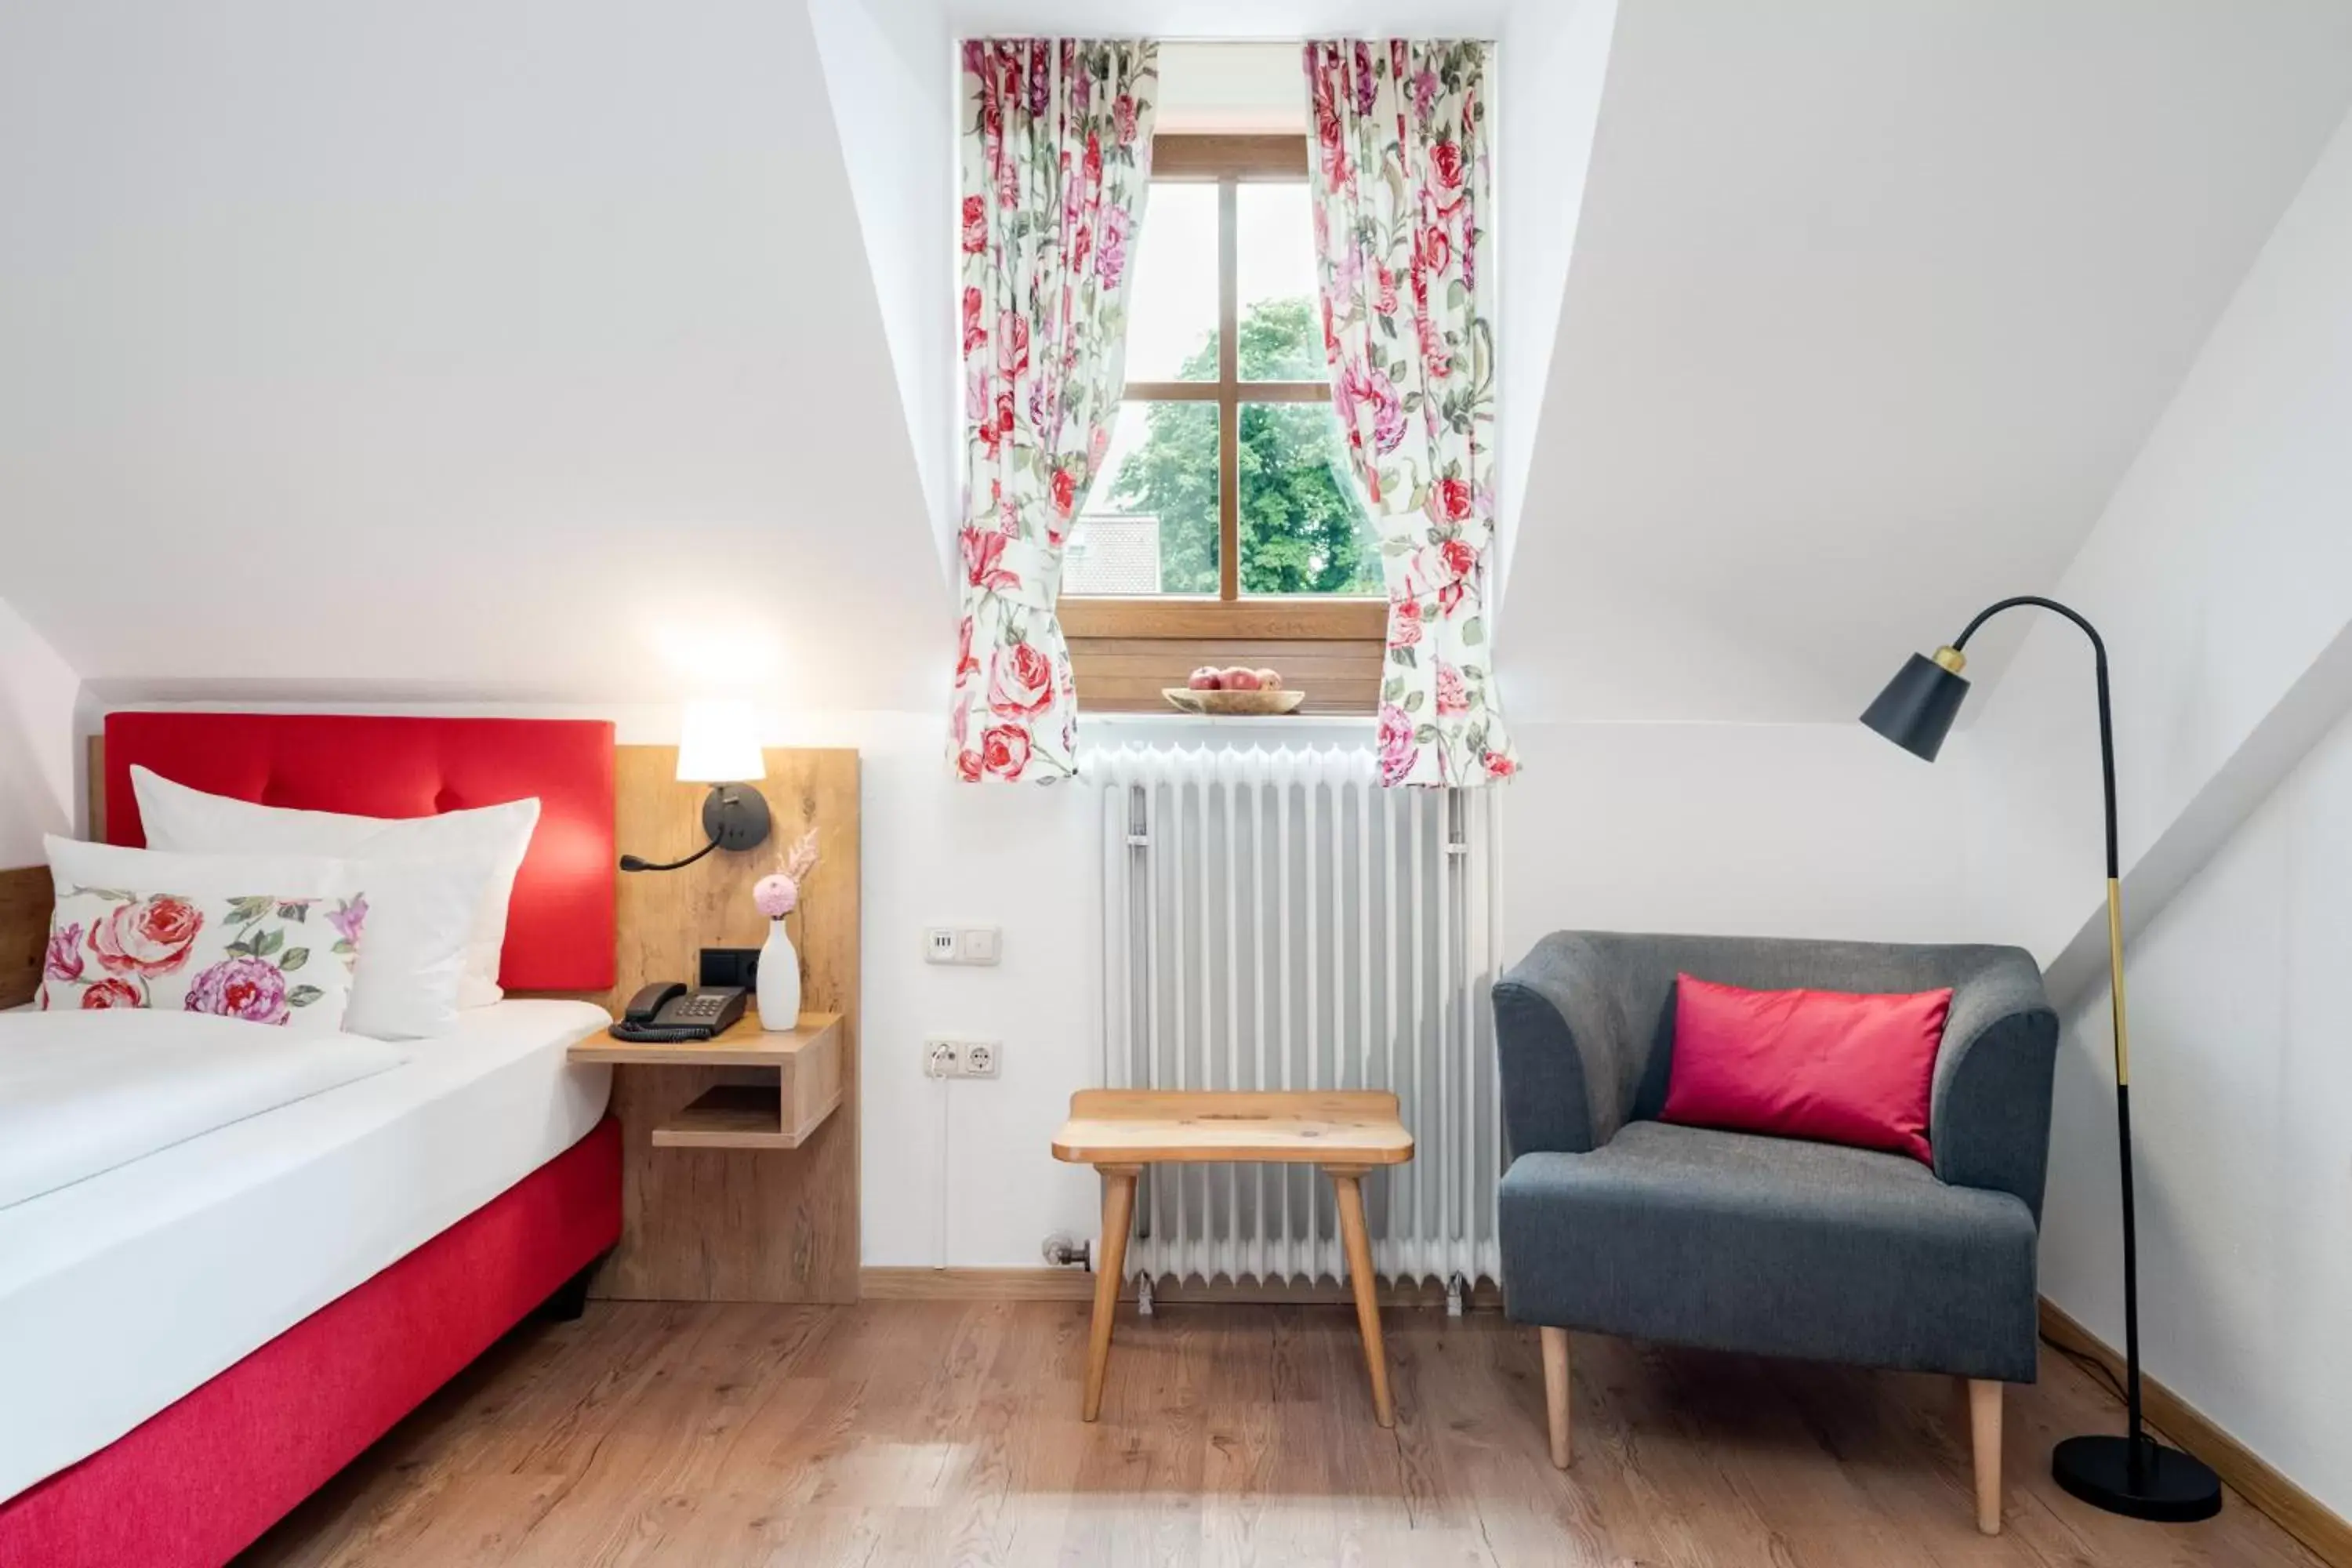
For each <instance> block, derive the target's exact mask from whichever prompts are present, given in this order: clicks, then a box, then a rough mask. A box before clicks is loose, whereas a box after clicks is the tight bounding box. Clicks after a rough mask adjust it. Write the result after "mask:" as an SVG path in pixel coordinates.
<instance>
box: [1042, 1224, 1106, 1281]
mask: <svg viewBox="0 0 2352 1568" xmlns="http://www.w3.org/2000/svg"><path fill="white" fill-rule="evenodd" d="M1045 1261H1046V1262H1048V1263H1050V1264H1052V1265H1053V1266H1054V1267H1055V1268H1083V1269H1085V1270H1086V1271H1087V1273H1089V1274H1091V1273H1093V1272H1094V1267H1095V1258H1094V1243H1093V1242H1091V1241H1074V1240H1072V1239H1071V1237H1070V1233H1069V1232H1068V1231H1066V1230H1057V1231H1055V1233H1054V1234H1053V1235H1051V1236H1049V1237H1046V1238H1045Z"/></svg>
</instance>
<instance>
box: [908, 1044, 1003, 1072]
mask: <svg viewBox="0 0 2352 1568" xmlns="http://www.w3.org/2000/svg"><path fill="white" fill-rule="evenodd" d="M1003 1062H1004V1047H1003V1043H1002V1042H1001V1041H997V1040H968V1039H965V1038H963V1037H961V1036H958V1035H931V1036H929V1037H926V1038H925V1039H924V1041H923V1076H924V1077H925V1078H995V1077H997V1076H999V1075H1000V1074H1001V1073H1002V1072H1003Z"/></svg>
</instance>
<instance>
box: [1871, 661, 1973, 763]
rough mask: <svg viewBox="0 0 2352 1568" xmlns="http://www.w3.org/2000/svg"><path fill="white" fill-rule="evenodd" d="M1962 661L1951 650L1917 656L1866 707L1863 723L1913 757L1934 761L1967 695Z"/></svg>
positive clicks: (1967, 684) (1966, 683)
mask: <svg viewBox="0 0 2352 1568" xmlns="http://www.w3.org/2000/svg"><path fill="white" fill-rule="evenodd" d="M1946 659H1949V661H1950V662H1949V663H1946V662H1944V661H1945V660H1946ZM1962 662H1963V661H1962V660H1961V658H1960V656H1959V654H1958V653H1957V652H1955V651H1954V650H1953V649H1950V648H1940V649H1938V650H1937V657H1936V658H1928V657H1927V655H1926V654H1922V653H1915V654H1913V655H1912V656H1911V657H1910V658H1908V659H1907V660H1906V661H1905V662H1904V665H1903V668H1901V669H1899V670H1897V671H1895V679H1892V680H1890V681H1888V682H1887V683H1886V689H1885V690H1884V691H1881V692H1880V693H1879V694H1878V696H1877V698H1876V699H1875V700H1873V701H1872V703H1871V705H1870V706H1869V707H1867V708H1865V709H1864V710H1862V721H1863V722H1864V724H1867V725H1868V726H1870V728H1872V729H1873V730H1875V731H1878V732H1879V733H1880V734H1882V735H1884V736H1885V737H1886V738H1887V739H1888V740H1890V741H1892V742H1895V744H1896V745H1898V746H1900V747H1902V748H1903V749H1904V750H1905V751H1906V752H1910V753H1911V754H1912V755H1913V756H1915V757H1923V758H1925V759H1927V761H1928V762H1931V763H1932V762H1934V761H1935V760H1936V753H1937V752H1939V751H1941V750H1942V749H1943V746H1944V737H1945V736H1946V735H1948V734H1949V733H1951V730H1952V721H1953V720H1955V719H1957V718H1958V717H1959V714H1960V704H1961V702H1962V701H1964V700H1966V699H1967V697H1968V695H1969V683H1968V679H1967V678H1966V677H1965V676H1963V675H1961V674H1960V672H1959V667H1960V664H1961V663H1962Z"/></svg>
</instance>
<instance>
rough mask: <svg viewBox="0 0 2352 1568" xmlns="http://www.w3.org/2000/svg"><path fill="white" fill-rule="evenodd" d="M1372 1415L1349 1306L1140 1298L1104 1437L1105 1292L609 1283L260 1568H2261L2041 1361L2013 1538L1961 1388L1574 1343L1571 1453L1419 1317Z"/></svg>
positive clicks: (424, 1413)
mask: <svg viewBox="0 0 2352 1568" xmlns="http://www.w3.org/2000/svg"><path fill="white" fill-rule="evenodd" d="M1388 1322H1389V1328H1390V1338H1389V1345H1390V1351H1391V1357H1392V1359H1393V1363H1394V1368H1395V1393H1396V1404H1397V1426H1396V1429H1395V1431H1394V1432H1392V1433H1391V1432H1383V1431H1381V1429H1380V1428H1379V1427H1377V1426H1374V1425H1373V1424H1372V1420H1371V1411H1370V1401H1369V1396H1368V1394H1366V1391H1365V1381H1364V1369H1363V1363H1362V1361H1361V1359H1360V1352H1359V1350H1358V1342H1357V1339H1356V1332H1355V1324H1354V1321H1353V1320H1352V1318H1351V1316H1350V1314H1349V1311H1348V1310H1347V1309H1345V1308H1339V1307H1200V1306H1194V1307H1166V1308H1163V1309H1162V1310H1161V1311H1160V1315H1159V1316H1158V1317H1156V1318H1154V1319H1151V1320H1149V1321H1138V1320H1137V1319H1136V1318H1135V1317H1134V1315H1133V1313H1132V1311H1131V1310H1129V1311H1125V1312H1123V1313H1122V1316H1121V1320H1120V1322H1119V1329H1118V1333H1119V1338H1118V1346H1117V1348H1116V1349H1115V1351H1114V1352H1113V1354H1112V1358H1111V1370H1110V1386H1109V1391H1108V1395H1107V1397H1106V1399H1105V1402H1104V1406H1103V1418H1102V1421H1101V1422H1100V1424H1099V1425H1097V1426H1085V1425H1083V1424H1082V1423H1080V1421H1079V1420H1078V1418H1077V1406H1078V1391H1079V1385H1080V1382H1081V1379H1082V1377H1083V1375H1084V1371H1085V1360H1086V1342H1087V1309H1086V1308H1085V1306H1084V1305H1083V1304H1075V1303H1074V1304H1064V1303H1058V1302H1042V1301H1029V1302H985V1303H980V1302H975V1303H969V1304H965V1303H943V1302H870V1303H867V1304H866V1305H864V1306H861V1307H855V1308H793V1307H673V1306H656V1305H645V1304H635V1303H614V1302H596V1303H592V1304H591V1306H590V1307H589V1310H588V1315H587V1317H586V1318H585V1319H584V1320H583V1321H580V1322H578V1323H572V1324H565V1325H537V1324H534V1325H529V1326H526V1327H525V1328H523V1329H521V1330H519V1331H517V1332H516V1333H515V1334H514V1335H513V1336H511V1337H510V1338H509V1340H508V1341H507V1342H506V1343H504V1344H503V1345H501V1346H499V1348H498V1349H497V1350H495V1351H494V1352H491V1354H490V1355H489V1356H488V1357H487V1358H485V1359H484V1361H483V1362H482V1363H479V1364H478V1365H477V1366H476V1367H475V1368H474V1369H472V1370H471V1371H470V1372H468V1373H467V1374H465V1375H464V1376H463V1377H461V1378H460V1379H459V1380H458V1381H457V1383H456V1384H453V1385H452V1386H451V1387H450V1388H449V1389H447V1390H445V1391H444V1392H443V1393H442V1394H440V1395H438V1396H437V1397H436V1399H435V1400H434V1401H433V1402H432V1403H431V1404H429V1405H426V1406H425V1408H424V1409H423V1410H421V1411H419V1412H418V1413H417V1414H416V1415H414V1416H412V1417H411V1418H410V1419H409V1420H408V1421H407V1422H405V1423H404V1424H403V1425H402V1426H400V1427H399V1428H398V1429H397V1430H395V1431H394V1433H393V1434H392V1435H391V1436H389V1437H387V1438H385V1440H384V1441H383V1443H381V1444H379V1445H378V1446H377V1447H375V1448H374V1449H373V1450H372V1451H371V1452H370V1453H369V1454H367V1455H366V1456H365V1457H363V1458H362V1459H361V1460H360V1461H359V1462H358V1463H357V1464H355V1465H353V1466H352V1468H351V1469H350V1470H348V1471H346V1472H345V1473H344V1474H343V1475H342V1476H341V1478H339V1479H337V1480H336V1481H335V1482H334V1483H332V1484H331V1485H330V1486H329V1487H328V1489H326V1490H325V1491H324V1492H322V1493H321V1494H320V1495H319V1496H318V1497H316V1498H313V1499H312V1500H310V1502H309V1503H307V1504H305V1505H304V1506H303V1508H302V1509H301V1510H299V1511H298V1512H297V1513H296V1514H295V1515H294V1516H293V1517H291V1518H290V1519H289V1520H288V1521H285V1522H284V1523H283V1524H281V1525H280V1526H279V1527H278V1529H277V1530H276V1531H273V1532H272V1533H271V1534H270V1535H269V1536H268V1537H267V1538H266V1539H264V1540H263V1541H262V1542H260V1543H259V1544H257V1546H256V1547H255V1548H254V1549H253V1551H252V1552H250V1553H248V1554H247V1557H246V1558H244V1559H242V1560H241V1561H242V1562H244V1563H247V1564H249V1565H252V1568H260V1565H263V1564H272V1565H276V1564H287V1565H290V1564H358V1563H398V1564H403V1565H427V1568H467V1565H470V1564H488V1563H517V1564H520V1563H531V1564H549V1565H560V1568H581V1565H584V1564H597V1565H620V1564H639V1563H680V1564H692V1565H694V1568H722V1565H727V1564H737V1563H776V1564H787V1563H788V1564H796V1565H799V1564H806V1565H810V1568H821V1565H824V1564H831V1563H848V1564H877V1565H878V1564H886V1563H887V1564H896V1563H912V1564H923V1565H926V1568H928V1565H929V1564H938V1563H1071V1564H1086V1565H1089V1568H1091V1565H1094V1564H1118V1563H1365V1564H1374V1563H1382V1564H1384V1563H1398V1564H1403V1563H1411V1564H1413V1565H1414V1568H1429V1565H1434V1564H1450V1563H1462V1564H1489V1565H1495V1564H1518V1563H1529V1564H1536V1563H1540V1564H1546V1565H1558V1564H1564V1563H1565V1564H1603V1563H1605V1564H1617V1565H1624V1568H1633V1565H1635V1564H1640V1565H1643V1568H1649V1565H1658V1568H1715V1565H1723V1568H1735V1565H1738V1568H1744V1565H1746V1564H1750V1563H1753V1564H1758V1565H1759V1568H1765V1565H1769V1568H1888V1565H1899V1564H1906V1563H1927V1564H1937V1565H1946V1568H1961V1565H1967V1568H1979V1565H1983V1568H1990V1565H1995V1564H2012V1563H2014V1564H2036V1565H2041V1568H2061V1565H2063V1568H2098V1565H2105V1564H2113V1565H2115V1568H2191V1565H2204V1564H2214V1565H2227V1568H2264V1565H2269V1564H2287V1563H2293V1564H2298V1565H2308V1564H2313V1563H2316V1561H2317V1560H2316V1559H2315V1558H2313V1557H2311V1556H2309V1555H2307V1554H2306V1553H2305V1552H2303V1550H2302V1549H2301V1548H2300V1547H2298V1546H2297V1545H2295V1543H2294V1542H2292V1541H2291V1540H2289V1539H2288V1538H2287V1537H2286V1536H2285V1535H2284V1533H2282V1532H2281V1531H2279V1530H2277V1529H2276V1528H2275V1527H2274V1526H2273V1525H2272V1524H2271V1523H2270V1521H2267V1520H2265V1519H2263V1517H2262V1516H2261V1515H2259V1514H2257V1513H2255V1512H2254V1511H2253V1510H2252V1509H2251V1508H2250V1507H2248V1506H2247V1505H2246V1504H2245V1503H2244V1501H2243V1500H2241V1499H2239V1498H2237V1497H2236V1496H2235V1495H2234V1494H2233V1495H2232V1496H2231V1499H2230V1501H2229V1504H2228V1506H2227V1508H2226V1509H2225V1510H2223V1512H2222V1514H2221V1518H2220V1519H2218V1520H2214V1521H2210V1522H2209V1523H2206V1524H2201V1525H2193V1526H2189V1527H2186V1528H2178V1527H2176V1528H2163V1527H2158V1526H2154V1525H2144V1524H2135V1523H2132V1522H2129V1521H2124V1520H2118V1519H2114V1518H2111V1517H2109V1516H2107V1515H2105V1514H2102V1513H2098V1512H2096V1511H2095V1510H2090V1509H2087V1508H2084V1507H2083V1506H2082V1505H2081V1504H2079V1503H2076V1502H2074V1500H2072V1499H2070V1498H2068V1497H2066V1496H2065V1495H2064V1494H2063V1493H2061V1492H2059V1491H2058V1490H2057V1489H2055V1487H2053V1485H2052V1483H2051V1481H2050V1478H2049V1471H2048V1455H2049V1450H2050V1445H2051V1443H2052V1441H2053V1439H2055V1438H2056V1437H2058V1436H2063V1435H2064V1434H2067V1433H2071V1432H2074V1431H2078V1430H2087V1429H2095V1428H2105V1427H2109V1426H2113V1424H2114V1422H2115V1407H2114V1404H2113V1401H2112V1400H2111V1399H2109V1398H2108V1397H2107V1395H2106V1394H2105V1391H2104V1390H2103V1389H2101V1388H2100V1387H2099V1386H2098V1385H2096V1384H2094V1383H2093V1382H2092V1381H2091V1379H2090V1378H2089V1377H2088V1376H2087V1375H2086V1374H2084V1373H2082V1372H2080V1371H2078V1370H2076V1369H2075V1368H2074V1366H2073V1365H2071V1364H2070V1363H2067V1362H2065V1361H2064V1360H2063V1359H2062V1358H2061V1357H2060V1356H2059V1355H2058V1354H2057V1353H2056V1352H2053V1351H2049V1350H2047V1349H2046V1348H2045V1351H2044V1353H2043V1373H2042V1383H2041V1384H2039V1385H2037V1386H2035V1387H2033V1388H2031V1389H2027V1390H2023V1391H2015V1390H2013V1391H2011V1397H2010V1408H2009V1417H2008V1423H2007V1425H2008V1433H2007V1439H2008V1451H2007V1455H2006V1466H2007V1468H2008V1471H2009V1480H2008V1487H2007V1492H2006V1512H2007V1525H2006V1531H2005V1533H2004V1534H2002V1535H2001V1536H2000V1537H1999V1538H1997V1539H1988V1538H1986V1537H1982V1536H1979V1535H1978V1534H1977V1532H1976V1530H1975V1528H1974V1527H1973V1525H1972V1524H1971V1522H1970V1516H1969V1470H1968V1455H1967V1447H1968V1436H1967V1430H1968V1429H1967V1423H1966V1414H1965V1405H1966V1401H1965V1398H1964V1396H1963V1394H1962V1393H1961V1391H1960V1389H1959V1387H1958V1384H1955V1383H1954V1382H1952V1381H1951V1380H1949V1379H1942V1378H1928V1377H1914V1376H1901V1375H1892V1374H1875V1373H1862V1372H1853V1371H1844V1370H1839V1369H1833V1368H1822V1367H1816V1366H1810V1365H1800V1364H1793V1363H1769V1362H1761V1361H1751V1360H1747V1359H1743V1358H1738V1357H1731V1356H1720V1355H1711V1354H1704V1353H1698V1352H1682V1351H1667V1350H1661V1349H1657V1348H1654V1347H1647V1346H1642V1345H1636V1344H1632V1343H1628V1342H1619V1341H1611V1340H1602V1339H1594V1338H1590V1337H1587V1336H1579V1337H1578V1338H1577V1340H1576V1342H1575V1354H1576V1372H1577V1375H1578V1383H1577V1388H1576V1404H1575V1420H1576V1442H1577V1457H1576V1463H1575V1467H1574V1468H1573V1469H1571V1470H1570V1471H1569V1472H1568V1473H1566V1474H1562V1473H1561V1472H1559V1471H1557V1470H1554V1469H1553V1468H1551V1465H1550V1462H1549V1459H1548V1458H1546V1456H1545V1451H1544V1425H1543V1378H1542V1370H1541V1366H1540V1362H1539V1356H1538V1350H1537V1344H1536V1336H1535V1334H1534V1333H1533V1331H1528V1330H1522V1329H1517V1328H1514V1327H1513V1326H1511V1325H1510V1324H1508V1323H1507V1322H1505V1321H1503V1320H1502V1319H1500V1318H1499V1317H1496V1316H1494V1315H1492V1314H1485V1313H1474V1314H1472V1315H1471V1316H1469V1317H1467V1318H1463V1319H1454V1320H1450V1321H1449V1320H1448V1319H1447V1318H1446V1317H1445V1316H1444V1314H1443V1313H1442V1312H1437V1311H1391V1312H1390V1313H1389V1314H1388Z"/></svg>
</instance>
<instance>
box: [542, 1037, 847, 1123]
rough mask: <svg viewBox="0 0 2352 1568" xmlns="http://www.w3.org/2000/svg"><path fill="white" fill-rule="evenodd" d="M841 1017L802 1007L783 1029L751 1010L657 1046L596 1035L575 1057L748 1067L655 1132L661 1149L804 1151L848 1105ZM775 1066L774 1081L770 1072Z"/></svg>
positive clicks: (658, 1064) (575, 1049)
mask: <svg viewBox="0 0 2352 1568" xmlns="http://www.w3.org/2000/svg"><path fill="white" fill-rule="evenodd" d="M842 1034H843V1030H842V1027H841V1015H840V1014H838V1013H803V1014H802V1015H801V1021H800V1026H799V1027H798V1028H795V1029H790V1030H786V1031H784V1032H782V1033H780V1034H770V1033H768V1032H767V1031H766V1030H764V1029H762V1028H761V1027H760V1020H759V1019H758V1018H757V1017H755V1016H751V1015H750V1014H746V1015H745V1016H743V1018H742V1019H741V1021H740V1022H739V1023H737V1024H736V1025H735V1026H733V1027H731V1028H730V1029H728V1030H727V1031H726V1032H725V1033H724V1034H721V1035H719V1037H717V1038H715V1039H709V1040H685V1041H680V1042H677V1043H676V1044H655V1043H652V1042H650V1041H642V1040H616V1039H614V1038H613V1037H612V1036H610V1035H597V1036H593V1037H590V1038H588V1039H585V1040H582V1041H581V1042H580V1043H579V1044H577V1045H575V1046H573V1047H572V1049H571V1051H570V1053H569V1055H570V1057H571V1059H572V1060H573V1061H575V1062H612V1063H614V1064H625V1065H627V1066H631V1067H681V1068H744V1069H747V1078H748V1079H750V1080H755V1081H743V1082H728V1083H718V1084H713V1085H711V1086H710V1087H709V1089H704V1090H703V1091H702V1093H701V1095H700V1096H698V1098H697V1099H696V1100H694V1102H693V1103H692V1104H690V1105H688V1106H687V1107H686V1108H685V1109H683V1110H679V1111H678V1112H677V1114H676V1115H674V1116H672V1117H671V1118H670V1119H669V1120H668V1121H665V1122H663V1123H662V1124H661V1125H660V1126H657V1127H656V1128H655V1129H654V1130H653V1133H652V1138H653V1146H654V1147H655V1148H656V1149H797V1148H799V1147H800V1146H801V1145H802V1144H803V1143H804V1142H807V1141H808V1140H809V1139H810V1138H811V1137H813V1136H814V1134H815V1132H816V1130H817V1129H818V1128H819V1127H821V1126H823V1125H824V1119H825V1118H826V1117H828V1116H830V1115H832V1114H833V1109H834V1107H835V1106H837V1105H839V1104H840V1103H841V1095H842V1060H841V1040H842ZM771 1072H772V1075H773V1076H772V1078H771V1077H770V1076H769V1075H770V1074H771Z"/></svg>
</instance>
